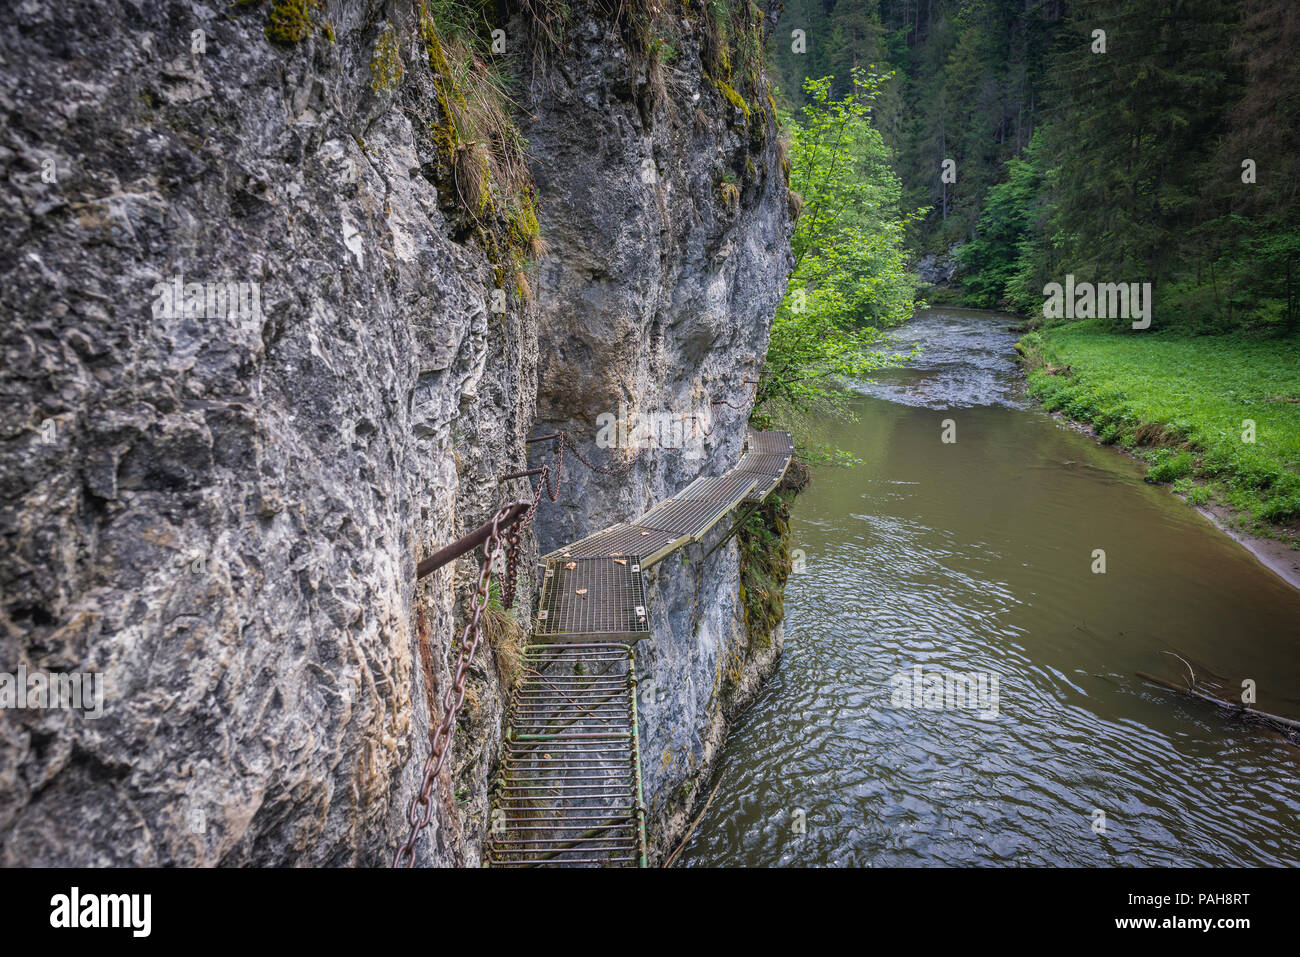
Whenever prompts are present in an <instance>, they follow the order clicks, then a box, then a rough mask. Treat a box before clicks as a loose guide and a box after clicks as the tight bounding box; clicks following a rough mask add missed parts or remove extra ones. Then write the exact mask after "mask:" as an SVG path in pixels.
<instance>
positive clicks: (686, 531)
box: [487, 432, 794, 867]
mask: <svg viewBox="0 0 1300 957" xmlns="http://www.w3.org/2000/svg"><path fill="white" fill-rule="evenodd" d="M793 455H794V443H793V441H792V440H791V438H790V436H789V434H788V433H785V432H750V433H748V434H747V435H746V451H745V453H744V455H742V456H741V459H740V461H739V462H738V463H736V467H735V468H733V469H732V470H731V471H729V472H727V473H726V474H724V475H717V476H710V477H704V478H698V479H696V480H695V481H694V482H692V483H691V484H690V485H688V486H686V488H684V489H682V490H681V491H680V492H678V493H677V494H676V495H674V496H672V497H671V498H667V499H665V500H664V501H662V502H660V503H659V504H658V505H656V506H655V507H654V508H652V509H651V510H650V511H648V512H646V513H645V514H644V515H642V516H641V517H640V518H637V519H634V520H633V521H631V522H622V523H620V524H618V525H612V526H610V527H609V528H606V529H604V530H602V531H600V532H597V533H596V534H594V535H589V536H587V537H586V538H584V539H582V540H581V541H577V542H573V543H572V544H569V545H564V546H562V547H560V548H558V549H556V550H555V551H553V552H551V553H550V554H548V555H543V556H542V558H541V559H540V563H541V565H542V568H543V572H542V589H541V596H540V598H539V600H538V603H537V604H538V611H537V620H536V622H535V624H534V629H533V634H534V636H535V638H536V639H538V640H539V642H543V643H539V644H534V645H529V646H528V647H527V648H526V649H525V653H524V673H525V677H524V680H523V682H522V684H521V685H520V687H519V688H518V690H517V691H516V692H515V694H514V697H513V699H512V702H511V705H510V712H509V715H508V725H509V726H508V728H507V730H506V737H505V745H504V754H503V757H502V761H501V771H500V775H499V777H498V778H497V781H496V784H495V788H494V798H493V807H492V812H491V818H490V821H489V837H488V848H487V862H488V863H489V864H491V865H492V866H494V867H530V866H533V867H536V866H576V867H583V866H587V867H595V866H616V865H623V866H641V867H644V866H645V864H646V833H645V804H644V802H643V800H642V794H641V758H640V736H639V733H638V728H637V711H636V668H635V664H634V661H633V648H634V646H635V643H636V642H637V641H638V640H640V639H641V638H643V637H645V636H647V635H649V634H650V620H649V609H648V608H647V607H646V588H645V569H646V568H648V567H649V566H651V565H653V564H655V563H656V562H658V561H661V560H662V559H664V558H666V557H667V556H668V555H670V554H672V553H673V552H674V551H676V550H677V549H679V548H681V547H682V546H683V545H686V544H687V543H689V542H693V541H694V542H698V541H700V540H701V539H702V538H703V537H704V534H705V533H706V532H707V531H708V530H709V529H711V528H713V526H714V525H716V524H717V523H718V522H720V521H721V520H722V519H723V518H725V517H726V516H727V514H728V513H730V512H731V511H733V510H734V509H735V508H736V507H737V506H739V505H740V504H742V503H756V502H762V501H763V499H765V498H766V497H767V496H768V495H769V494H771V492H772V490H773V489H775V488H776V487H777V485H779V484H780V482H781V478H782V477H783V476H784V475H785V472H786V469H788V468H789V466H790V459H791V457H792V456H793Z"/></svg>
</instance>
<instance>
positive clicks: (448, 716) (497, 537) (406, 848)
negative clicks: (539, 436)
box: [393, 502, 516, 867]
mask: <svg viewBox="0 0 1300 957" xmlns="http://www.w3.org/2000/svg"><path fill="white" fill-rule="evenodd" d="M515 504H516V503H513V502H512V503H511V504H510V505H507V506H505V507H504V508H501V509H499V510H498V511H497V513H496V514H495V515H493V516H492V531H491V532H490V534H489V535H488V540H487V541H486V542H484V543H483V563H482V565H481V566H480V568H479V573H478V589H477V590H476V591H475V592H474V599H473V601H472V602H471V603H470V618H469V621H467V622H466V623H465V630H464V631H463V632H462V633H461V636H460V660H459V661H458V662H457V663H456V677H455V679H454V680H453V681H452V684H451V687H449V688H448V689H447V693H446V694H445V695H444V696H443V701H442V711H443V714H442V722H441V723H440V724H439V725H438V728H437V730H436V731H435V732H434V735H433V741H432V742H431V744H430V746H429V757H428V759H427V760H426V761H425V762H424V778H423V780H422V781H421V783H420V790H419V791H418V792H417V793H416V795H415V797H413V798H411V804H410V807H409V808H408V809H407V812H406V820H407V823H408V824H409V825H410V826H411V829H410V831H409V832H408V833H407V835H406V842H405V843H404V844H402V846H401V847H400V848H398V849H397V854H396V856H395V857H394V858H393V867H413V866H414V865H415V842H416V840H417V839H418V838H419V836H420V832H421V831H422V830H424V829H425V828H426V827H428V825H429V820H430V819H431V818H432V816H433V800H432V795H433V785H434V782H435V781H437V779H438V773H439V772H440V771H441V770H442V766H443V764H444V763H445V762H446V759H447V755H448V753H449V752H450V750H451V737H452V733H453V731H454V729H455V726H456V715H457V714H458V713H459V712H460V709H461V706H462V705H464V703H465V673H466V672H467V671H468V670H469V664H470V661H471V660H473V658H474V652H475V651H477V650H478V644H479V638H480V637H481V636H480V632H479V620H480V619H481V618H482V617H483V608H484V606H485V605H486V604H487V594H488V586H489V584H490V582H491V580H492V563H493V561H494V559H495V557H496V554H497V552H499V551H500V550H501V530H500V528H499V525H500V523H501V521H502V520H503V519H504V518H505V517H506V515H507V514H508V513H509V512H510V510H511V509H512V508H514V506H515ZM430 718H432V715H430ZM421 808H423V811H421Z"/></svg>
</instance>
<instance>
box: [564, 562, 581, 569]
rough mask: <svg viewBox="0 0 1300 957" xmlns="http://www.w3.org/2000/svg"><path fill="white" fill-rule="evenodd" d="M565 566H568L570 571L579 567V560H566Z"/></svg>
mask: <svg viewBox="0 0 1300 957" xmlns="http://www.w3.org/2000/svg"><path fill="white" fill-rule="evenodd" d="M564 567H565V568H567V569H569V571H573V569H575V568H577V567H578V563H577V562H565V563H564Z"/></svg>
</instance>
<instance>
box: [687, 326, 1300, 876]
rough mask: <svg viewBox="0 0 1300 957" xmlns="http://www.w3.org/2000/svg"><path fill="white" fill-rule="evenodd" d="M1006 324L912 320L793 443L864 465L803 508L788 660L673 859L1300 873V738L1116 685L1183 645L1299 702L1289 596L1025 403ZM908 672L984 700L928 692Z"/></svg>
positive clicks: (1166, 670)
mask: <svg viewBox="0 0 1300 957" xmlns="http://www.w3.org/2000/svg"><path fill="white" fill-rule="evenodd" d="M1013 321H1014V320H1012V319H1011V318H1010V317H1007V316H1003V315H999V314H997V313H984V312H977V311H971V310H957V309H937V310H931V311H928V312H925V313H920V314H918V316H917V318H915V319H914V320H913V321H912V322H911V323H909V324H908V325H906V326H904V327H903V328H902V329H901V330H900V331H899V336H900V338H902V339H903V340H904V341H905V342H915V343H919V344H920V345H922V346H923V347H924V353H923V355H922V356H921V357H920V358H919V359H918V360H917V361H916V363H915V364H914V365H913V366H912V367H911V368H908V369H906V370H898V371H890V372H887V373H882V374H880V375H879V376H878V377H877V379H876V380H875V381H874V382H873V383H866V384H862V385H861V386H860V387H859V391H860V393H861V394H860V396H856V397H855V399H854V401H853V411H854V412H855V413H856V415H857V417H858V420H857V421H856V422H853V423H845V422H828V423H824V424H823V425H822V426H820V428H821V430H822V434H820V435H812V436H808V438H810V439H811V440H813V441H821V442H829V443H832V444H834V445H835V446H838V447H839V448H842V449H845V450H847V451H849V452H852V453H853V454H854V455H856V456H857V457H858V458H860V459H861V460H862V464H860V465H857V466H852V467H847V468H846V467H829V466H828V467H822V468H819V469H817V470H816V472H815V478H814V482H813V484H812V486H811V487H810V488H809V489H808V490H807V491H806V492H805V493H804V494H803V495H802V496H800V498H799V499H798V502H797V504H796V506H795V509H794V516H793V520H792V522H791V529H792V535H793V541H792V546H793V547H795V548H798V549H801V550H802V552H803V567H802V570H801V571H796V572H795V573H794V574H792V575H791V578H790V581H789V585H788V588H787V598H786V643H785V654H784V658H783V660H782V662H781V665H780V668H779V669H778V671H777V673H776V675H775V676H774V677H773V678H772V679H771V680H770V681H769V682H768V684H767V685H766V686H765V687H764V688H763V689H762V691H761V692H760V693H759V696H758V698H757V700H756V701H755V702H754V703H753V704H752V705H751V706H750V707H749V708H748V709H747V710H746V711H745V712H744V713H743V714H742V715H741V716H740V717H739V719H738V720H737V723H736V725H735V727H734V728H733V730H732V733H731V735H730V736H729V738H728V740H727V742H726V744H725V746H724V751H723V754H722V757H721V759H720V763H719V766H718V768H719V769H718V772H717V778H716V779H715V781H714V782H711V783H710V785H709V787H710V788H713V787H714V786H715V785H716V788H717V790H716V793H715V794H714V797H713V802H712V805H711V806H710V808H709V810H708V811H707V812H706V813H705V814H704V815H703V817H702V818H701V819H700V821H699V825H698V827H697V829H696V831H695V834H694V836H693V837H692V838H691V840H690V842H689V844H688V845H687V846H686V848H685V849H684V851H683V853H682V854H681V857H680V861H679V864H680V865H681V866H734V865H747V866H783V865H790V866H813V865H825V866H887V865H893V866H898V865H903V866H914V865H989V864H992V865H1109V864H1123V865H1158V864H1169V865H1277V864H1291V865H1294V864H1297V863H1300V827H1298V825H1300V780H1298V778H1300V750H1297V749H1296V748H1295V747H1292V746H1291V745H1289V744H1287V743H1286V742H1285V741H1284V740H1283V739H1282V738H1281V737H1280V736H1279V735H1277V734H1276V733H1273V732H1270V731H1268V730H1265V729H1261V728H1259V727H1258V726H1252V725H1249V724H1247V723H1245V722H1242V721H1240V720H1238V719H1236V718H1234V717H1232V716H1230V715H1225V714H1223V713H1221V712H1220V711H1218V710H1217V709H1216V708H1214V707H1213V706H1211V705H1208V704H1203V703H1200V702H1196V701H1192V700H1190V699H1187V698H1184V697H1183V696H1180V695H1175V694H1172V693H1169V692H1166V691H1163V690H1160V689H1158V688H1156V687H1153V686H1151V685H1149V684H1147V683H1145V682H1143V681H1142V680H1140V679H1139V678H1137V677H1136V676H1135V675H1134V672H1135V671H1139V670H1140V671H1146V672H1151V673H1155V674H1159V675H1163V676H1166V677H1168V678H1173V679H1177V678H1178V677H1179V676H1180V673H1181V674H1185V668H1184V666H1183V665H1182V664H1181V663H1180V662H1179V661H1177V660H1176V659H1173V658H1172V657H1171V656H1169V655H1167V654H1164V652H1166V651H1171V650H1173V651H1178V652H1180V653H1181V654H1183V655H1185V656H1187V657H1189V658H1191V659H1192V660H1194V661H1197V662H1204V663H1205V665H1207V666H1209V667H1211V668H1212V669H1214V670H1215V671H1218V672H1220V673H1221V674H1224V675H1230V676H1233V677H1234V681H1236V680H1237V678H1238V677H1240V678H1249V679H1252V680H1254V681H1255V682H1256V687H1257V694H1258V703H1257V705H1256V707H1258V708H1260V709H1262V710H1265V711H1271V712H1274V713H1278V714H1283V715H1287V716H1290V717H1300V654H1297V650H1300V592H1297V591H1296V590H1295V589H1293V588H1291V587H1290V586H1289V585H1287V584H1286V583H1284V582H1283V581H1282V580H1280V579H1279V578H1278V577H1277V576H1276V575H1275V574H1273V573H1272V572H1270V571H1269V570H1267V569H1266V568H1264V567H1263V566H1262V565H1260V564H1259V562H1258V561H1256V559H1255V558H1254V557H1253V556H1252V555H1251V554H1250V553H1249V552H1247V551H1246V550H1245V549H1244V548H1243V547H1242V546H1241V545H1238V544H1237V543H1235V542H1233V541H1232V540H1230V539H1229V538H1227V537H1226V536H1225V535H1223V534H1222V533H1221V532H1219V531H1217V530H1215V529H1214V528H1213V527H1212V526H1211V525H1210V524H1209V523H1208V522H1207V521H1206V520H1205V519H1203V518H1202V517H1201V516H1200V515H1198V514H1197V513H1196V512H1195V511H1194V510H1193V509H1191V508H1189V507H1188V506H1187V505H1186V504H1184V503H1183V502H1182V501H1181V500H1179V499H1178V498H1177V497H1175V496H1174V495H1172V494H1170V492H1169V491H1168V490H1167V489H1166V488H1161V487H1154V486H1150V485H1147V484H1145V483H1144V482H1143V481H1142V479H1141V475H1142V468H1141V466H1139V465H1138V464H1137V463H1136V462H1134V461H1133V460H1132V459H1130V458H1128V457H1127V456H1124V455H1122V454H1121V453H1119V452H1117V451H1116V450H1114V449H1110V448H1105V447H1101V446H1099V445H1097V444H1096V443H1095V441H1094V440H1092V439H1091V438H1089V437H1088V436H1086V435H1083V434H1080V433H1079V432H1078V431H1076V430H1074V429H1072V428H1069V427H1067V426H1066V425H1064V424H1062V423H1060V422H1058V421H1057V420H1055V419H1054V418H1053V417H1051V416H1049V415H1047V414H1045V413H1043V412H1041V411H1039V410H1037V409H1035V408H1034V407H1033V406H1032V405H1031V404H1030V403H1029V402H1028V401H1027V400H1026V399H1025V397H1024V395H1023V387H1022V377H1021V376H1020V374H1019V372H1018V370H1017V368H1016V367H1015V365H1014V362H1013V359H1014V352H1013V348H1012V347H1013V343H1014V342H1015V339H1016V334H1015V333H1013V332H1012V331H1010V328H1009V327H1010V325H1011V323H1012V322H1013ZM945 420H951V421H950V423H949V424H950V426H951V428H949V429H948V432H949V437H951V438H955V441H952V442H944V441H942V439H943V435H944V431H945ZM1098 549H1100V550H1103V551H1104V553H1105V555H1104V557H1105V571H1104V573H1103V572H1098V571H1094V568H1096V567H1098V565H1097V563H1098V557H1097V555H1096V550H1098ZM918 666H919V667H920V669H921V673H920V674H921V685H922V688H930V687H933V685H932V684H931V682H932V677H931V676H933V675H939V676H940V677H939V680H940V681H943V680H944V676H947V675H978V676H981V677H980V680H982V681H984V684H983V685H982V690H983V695H982V696H981V695H971V694H969V693H968V694H966V696H965V697H963V696H962V686H961V685H957V686H956V688H957V694H956V695H955V696H953V695H949V697H948V698H946V699H945V698H938V697H936V698H931V699H930V700H929V702H928V703H930V704H932V705H935V706H934V707H926V706H925V705H926V703H927V701H926V699H925V697H923V696H913V695H912V693H911V692H909V691H907V690H905V689H907V688H910V687H911V685H910V682H912V681H913V680H914V679H915V678H916V676H917V670H916V669H917V667H918ZM995 680H996V684H994V681H995ZM1238 683H1239V682H1238ZM970 687H977V686H976V685H975V684H974V682H973V680H972V685H971V686H970ZM969 691H970V688H969V687H968V688H967V692H969ZM994 691H996V695H995V694H994ZM940 704H942V705H945V706H944V707H938V705H940ZM918 705H919V706H918ZM972 705H973V706H972Z"/></svg>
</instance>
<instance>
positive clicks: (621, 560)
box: [614, 558, 627, 565]
mask: <svg viewBox="0 0 1300 957" xmlns="http://www.w3.org/2000/svg"><path fill="white" fill-rule="evenodd" d="M614 564H615V565H626V564H627V559H626V558H616V559H614Z"/></svg>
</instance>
